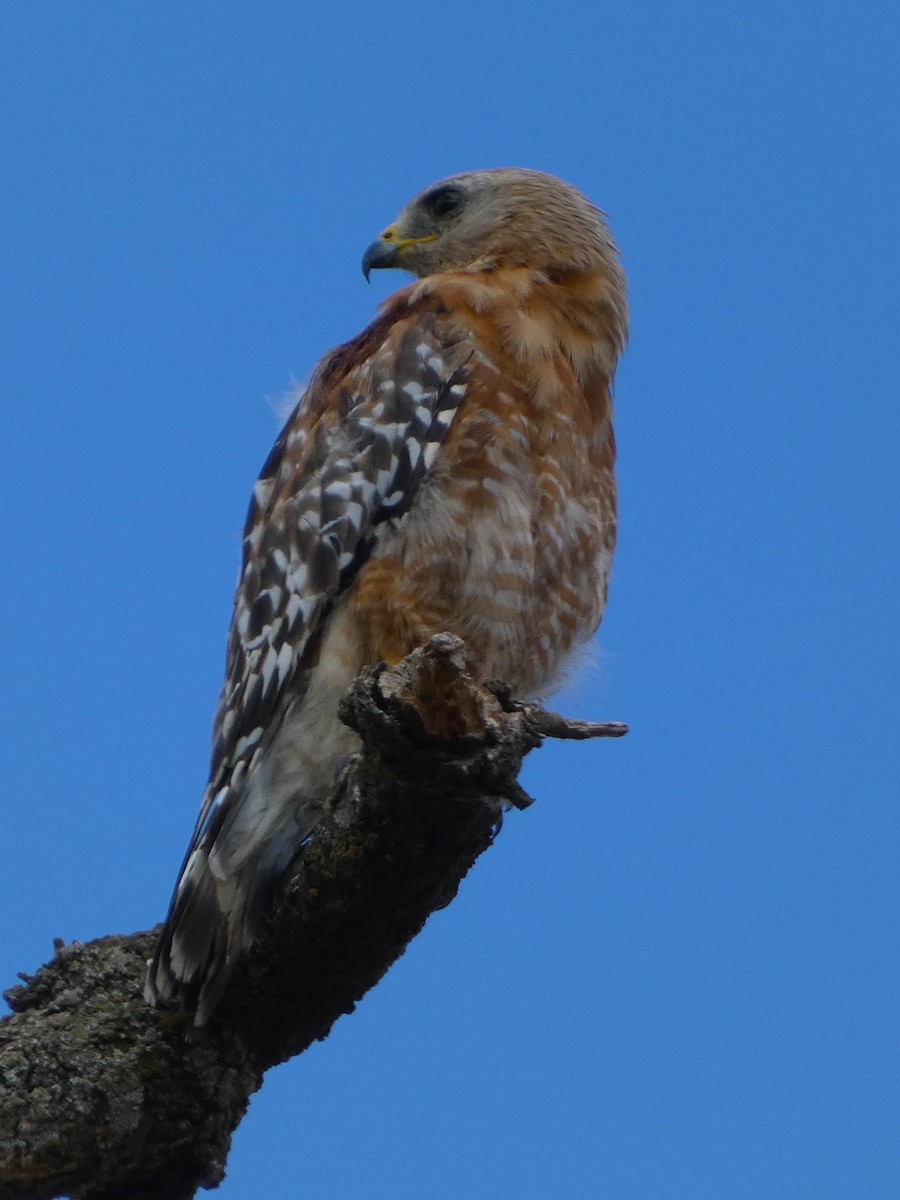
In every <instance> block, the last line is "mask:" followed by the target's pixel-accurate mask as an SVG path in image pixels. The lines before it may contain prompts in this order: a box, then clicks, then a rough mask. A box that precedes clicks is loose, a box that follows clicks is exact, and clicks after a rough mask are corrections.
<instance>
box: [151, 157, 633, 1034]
mask: <svg viewBox="0 0 900 1200" xmlns="http://www.w3.org/2000/svg"><path fill="white" fill-rule="evenodd" d="M380 267H400V268H402V269H404V270H406V271H409V272H411V273H412V274H413V275H415V276H417V277H418V281H417V282H414V283H412V284H410V285H408V286H407V287H405V288H403V289H402V290H401V291H399V292H397V293H396V294H395V295H393V296H392V297H391V298H390V299H388V300H387V301H386V302H385V304H384V305H383V306H382V309H381V314H380V316H378V317H377V319H376V320H375V321H374V322H373V323H372V324H371V325H370V326H369V327H368V329H366V330H364V331H363V333H361V334H360V335H359V337H357V338H355V339H354V340H353V341H351V342H348V343H347V344H346V345H344V346H341V347H339V348H338V349H337V350H334V351H332V353H330V354H328V355H326V357H325V358H324V359H323V360H322V362H321V363H320V365H319V367H318V369H317V370H316V372H315V374H314V376H313V378H312V381H311V382H310V384H309V387H308V388H307V389H306V392H305V393H304V395H303V396H302V397H301V399H300V402H299V403H298V404H297V407H296V408H295V409H294V412H293V413H292V415H291V416H290V418H289V419H288V422H287V424H286V425H285V428H284V430H283V431H282V433H281V436H280V437H279V438H278V441H277V442H276V444H275V447H274V449H273V450H272V452H271V454H270V455H269V457H268V459H267V461H266V463H265V466H264V467H263V470H262V474H261V475H260V478H259V481H258V482H257V484H256V487H255V489H254V493H253V499H252V502H251V504H250V511H249V514H248V517H247V524H246V528H245V534H244V557H243V567H242V572H241V577H240V581H239V583H238V589H237V596H236V599H235V606H234V617H233V620H232V625H231V632H230V634H229V639H228V653H227V664H226V675H225V683H224V686H223V689H222V695H221V698H220V700H219V706H218V710H217V712H216V718H215V726H214V732H213V752H212V763H211V768H210V778H209V784H208V787H207V789H206V793H205V795H204V798H203V804H202V807H201V810H200V817H199V820H198V822H197V827H196V829H195V832H194V836H193V838H192V840H191V844H190V847H189V849H188V852H187V857H186V858H185V861H184V865H183V867H182V870H181V875H180V877H179V880H178V885H177V887H176V890H175V894H174V896H173V899H172V903H171V907H170V909H169V914H168V917H167V918H166V923H165V927H164V929H163V931H162V935H161V937H160V939H159V943H158V946H157V949H156V953H155V956H154V958H153V960H152V962H151V964H150V968H149V972H148V978H147V986H146V994H147V998H148V1000H149V1001H150V1002H151V1003H154V1004H155V1003H165V1002H170V1001H173V1000H176V999H177V1000H180V1001H181V1002H182V1003H183V1004H184V1005H185V1006H186V1007H188V1008H193V1009H194V1011H195V1021H196V1023H197V1024H198V1025H199V1024H203V1023H204V1022H205V1021H206V1020H207V1018H208V1016H209V1013H210V1012H211V1010H212V1008H213V1007H214V1005H215V1004H216V1002H217V1000H218V998H219V996H220V994H221V992H222V989H223V987H224V985H225V983H226V982H227V980H228V977H229V975H230V973H231V971H232V970H233V968H234V965H235V963H236V961H237V959H238V957H239V956H240V954H241V952H242V951H243V950H245V949H246V948H247V947H248V946H249V945H250V943H251V942H252V940H253V938H254V935H255V932H256V929H257V927H258V923H259V920H260V917H261V915H262V912H263V910H264V907H265V902H266V900H267V898H268V897H269V894H270V892H271V889H272V884H273V882H274V880H275V879H276V878H277V876H278V875H279V874H280V873H281V872H282V871H283V870H284V869H285V868H286V867H287V865H288V863H289V862H290V860H291V859H292V858H293V857H294V856H295V855H296V853H297V851H298V849H299V847H300V846H301V845H302V843H303V842H304V840H305V839H306V838H308V837H309V836H310V834H311V833H312V832H313V830H314V829H315V825H316V822H317V819H318V817H319V814H320V811H321V804H322V801H323V800H324V799H325V798H326V796H327V795H328V793H329V791H330V790H331V788H332V787H333V785H334V782H335V777H336V774H337V772H338V770H339V768H340V765H341V763H342V762H343V761H344V759H345V758H346V756H347V755H348V754H349V753H351V752H352V751H353V750H354V748H355V746H356V738H355V735H354V734H353V733H351V731H350V730H349V729H348V728H346V726H344V725H343V724H341V722H340V721H339V720H338V717H337V705H338V701H339V700H340V698H341V696H342V695H343V694H344V692H345V691H346V689H347V688H348V686H349V684H350V683H351V681H352V680H353V679H354V678H355V676H356V675H358V674H359V672H360V670H361V669H362V668H363V667H364V666H365V665H367V664H372V663H376V662H378V661H380V660H386V661H387V662H391V663H393V662H396V661H399V660H400V659H401V658H403V657H404V656H405V655H406V654H408V653H409V652H410V651H412V650H413V649H414V648H415V647H417V646H418V645H420V644H421V643H422V642H424V641H425V640H427V638H429V637H430V636H431V635H432V634H434V633H439V632H450V633H454V634H457V635H458V636H459V637H461V638H463V639H464V641H465V642H466V643H467V645H468V647H469V650H470V652H471V654H472V656H473V658H474V660H475V662H476V663H477V664H478V665H479V667H480V671H481V674H482V677H483V678H486V679H487V678H496V679H503V680H505V681H506V682H507V683H509V684H510V685H511V686H512V688H513V690H514V692H515V693H516V694H517V695H519V696H521V697H527V696H534V695H535V694H539V693H543V692H545V691H546V690H547V689H549V688H551V687H552V686H553V683H554V680H556V679H557V677H558V675H559V673H560V671H561V668H562V665H563V663H564V661H565V659H566V657H567V656H568V654H569V653H570V651H571V650H572V649H573V648H574V647H575V646H577V645H578V644H579V643H582V642H584V641H585V640H586V639H588V638H589V637H590V636H591V634H592V633H593V632H594V630H595V629H596V627H597V625H598V623H599V621H600V617H601V614H602V612H603V607H604V603H605V600H606V589H607V578H608V574H609V567H610V560H611V557H612V553H613V547H614V544H615V529H616V485H615V477H614V474H613V466H614V460H615V442H614V439H613V430H612V396H611V392H612V381H613V375H614V372H615V368H616V363H617V360H618V358H619V355H620V353H621V351H622V348H623V345H624V342H625V338H626V332H627V308H626V299H625V282H624V278H623V275H622V271H621V269H620V266H619V260H618V254H617V251H616V248H615V245H614V243H613V240H612V237H611V235H610V232H609V230H608V228H607V226H606V224H605V222H604V220H603V217H602V216H601V214H600V212H599V211H598V210H597V209H596V208H594V206H593V205H592V204H590V203H589V202H588V201H587V200H586V199H585V198H584V196H582V195H581V194H580V193H579V192H578V191H576V190H575V188H573V187H571V186H569V185H568V184H566V183H563V182H561V181H560V180H558V179H554V178H553V177H552V176H549V175H544V174H541V173H539V172H537V171H526V170H519V169H510V170H495V171H476V172H472V173H469V174H464V175H457V176H455V177H453V178H451V179H447V180H445V181H444V182H442V183H438V184H436V185H434V186H432V187H430V188H428V189H427V190H426V191H424V192H423V193H421V194H420V195H419V196H417V197H416V198H415V199H414V200H412V201H411V202H410V203H409V204H408V205H407V206H406V208H404V209H403V211H402V212H401V214H400V216H399V218H398V219H397V221H396V223H395V224H393V225H391V226H390V227H389V228H388V229H386V230H385V231H384V233H382V235H381V237H380V238H379V239H378V240H377V241H376V242H375V243H374V244H373V245H371V246H370V247H369V249H368V250H367V251H366V253H365V256H364V258H363V270H364V272H365V274H366V276H367V277H368V274H369V271H370V270H372V269H373V268H380Z"/></svg>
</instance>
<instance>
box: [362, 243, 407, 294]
mask: <svg viewBox="0 0 900 1200" xmlns="http://www.w3.org/2000/svg"><path fill="white" fill-rule="evenodd" d="M399 266H400V246H399V245H398V243H397V242H383V241H382V240H381V239H380V238H379V239H378V241H377V242H373V243H372V245H371V246H369V247H368V248H367V249H366V252H365V254H364V255H363V257H362V273H363V275H365V277H366V283H368V282H369V274H370V272H372V271H380V270H382V269H383V268H384V267H399Z"/></svg>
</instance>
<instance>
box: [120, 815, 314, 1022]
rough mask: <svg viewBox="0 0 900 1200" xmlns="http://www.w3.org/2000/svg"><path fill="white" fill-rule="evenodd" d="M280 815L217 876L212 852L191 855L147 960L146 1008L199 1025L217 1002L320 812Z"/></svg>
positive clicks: (200, 849)
mask: <svg viewBox="0 0 900 1200" xmlns="http://www.w3.org/2000/svg"><path fill="white" fill-rule="evenodd" d="M300 811H301V812H302V813H303V817H304V819H303V820H302V821H300V820H298V813H297V810H296V808H295V809H293V810H289V811H288V812H287V813H284V819H283V821H281V822H279V823H278V825H277V827H273V825H272V823H271V822H269V823H267V825H266V828H265V830H261V829H258V830H256V831H255V833H256V836H255V837H254V838H253V842H254V843H255V844H254V845H252V848H251V850H250V852H249V853H247V852H246V847H245V852H244V853H243V854H242V855H241V857H240V863H239V865H238V866H237V867H235V868H233V870H232V872H231V873H230V874H229V875H227V876H226V877H224V878H222V877H221V874H219V873H215V874H214V873H213V870H212V869H211V865H210V857H211V855H212V854H213V852H214V849H215V847H214V846H209V847H207V846H205V845H203V844H202V843H201V844H200V845H199V846H197V847H196V848H193V849H192V851H191V853H189V855H188V857H187V860H186V861H185V865H184V867H183V869H182V872H181V877H180V879H179V881H178V886H177V888H176V890H175V894H174V896H173V897H172V903H171V906H170V908H169V913H168V915H167V917H166V921H165V924H164V925H163V928H162V932H161V933H160V936H159V941H158V942H157V945H156V950H155V952H154V955H153V958H152V959H151V960H150V963H149V964H148V968H147V978H146V982H145V985H144V996H145V998H146V1000H147V1002H148V1003H149V1004H152V1005H154V1006H160V1007H169V1006H171V1007H176V1006H177V1007H180V1008H182V1009H184V1010H186V1011H188V1012H193V1014H194V1024H195V1025H198V1026H199V1025H205V1024H206V1022H207V1021H208V1020H209V1017H210V1015H211V1013H212V1012H213V1010H214V1009H215V1007H216V1005H217V1004H218V1002H219V1000H220V999H221V997H222V993H223V992H224V990H225V988H226V986H227V984H228V981H229V979H230V978H231V975H232V973H233V972H234V969H235V967H236V966H237V964H238V962H239V960H240V957H241V955H242V953H243V952H244V951H245V950H246V949H248V948H249V946H250V945H251V944H252V943H253V940H254V938H255V937H256V934H257V932H258V930H259V926H260V924H261V922H262V919H263V917H264V916H265V913H266V909H267V907H268V904H269V901H270V899H271V896H272V893H273V890H274V886H275V884H276V882H277V880H278V879H279V877H280V876H281V875H282V874H283V872H284V871H285V869H286V868H287V866H288V864H289V863H290V862H291V860H292V859H293V858H294V856H295V855H296V853H297V851H298V850H299V849H300V847H301V845H302V843H303V842H304V840H305V839H306V838H307V837H308V836H309V834H310V832H311V831H312V829H313V827H314V825H315V822H316V818H317V816H318V809H317V808H315V807H313V806H311V805H306V806H301V809H300Z"/></svg>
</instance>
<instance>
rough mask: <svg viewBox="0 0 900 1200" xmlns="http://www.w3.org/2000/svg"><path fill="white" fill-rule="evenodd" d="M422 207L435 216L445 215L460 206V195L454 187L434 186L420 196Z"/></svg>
mask: <svg viewBox="0 0 900 1200" xmlns="http://www.w3.org/2000/svg"><path fill="white" fill-rule="evenodd" d="M422 207H423V208H427V209H428V211H429V212H430V213H433V214H434V216H436V217H446V216H449V214H450V213H452V212H456V210H457V209H458V208H461V207H462V195H461V194H460V192H459V191H458V190H457V188H454V187H441V188H435V189H434V191H433V192H429V193H428V195H427V196H423V197H422Z"/></svg>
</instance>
